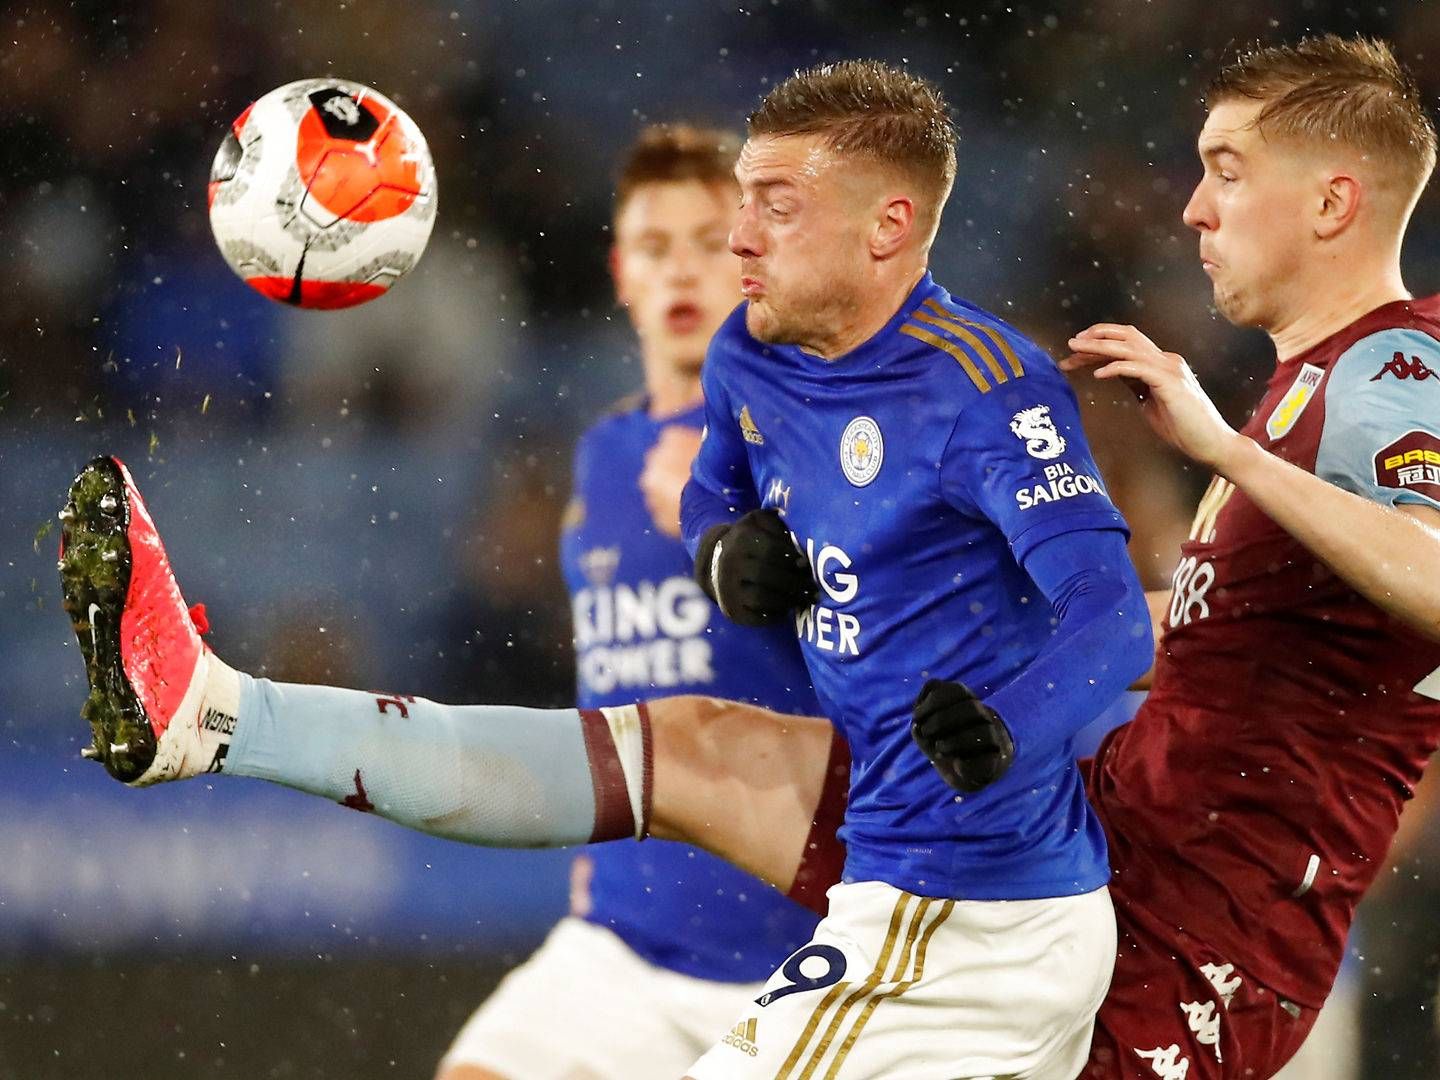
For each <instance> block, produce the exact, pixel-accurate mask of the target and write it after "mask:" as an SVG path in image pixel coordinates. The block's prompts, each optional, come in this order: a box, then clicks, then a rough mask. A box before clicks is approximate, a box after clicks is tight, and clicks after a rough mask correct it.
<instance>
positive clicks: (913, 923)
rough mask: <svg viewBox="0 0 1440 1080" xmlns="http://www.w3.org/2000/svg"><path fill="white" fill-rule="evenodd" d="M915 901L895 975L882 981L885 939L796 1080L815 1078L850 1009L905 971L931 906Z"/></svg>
mask: <svg viewBox="0 0 1440 1080" xmlns="http://www.w3.org/2000/svg"><path fill="white" fill-rule="evenodd" d="M902 899H905V900H908V899H910V896H909V894H908V893H907V894H905V895H904V896H903V897H902ZM915 899H917V900H919V902H918V903H917V904H916V905H915V911H914V912H913V914H911V916H910V924H909V926H907V927H906V929H905V944H904V946H903V947H902V948H901V950H900V954H899V957H898V959H897V962H896V967H895V973H894V974H893V975H891V976H890V977H889V979H886V977H885V970H886V968H888V967H889V966H890V963H889V961H890V957H891V955H892V954H893V952H894V945H895V941H894V939H893V938H887V939H886V942H885V951H884V952H882V953H881V954H880V959H879V960H878V961H877V962H876V964H875V970H874V971H872V972H871V973H870V977H869V978H867V979H866V980H865V981H864V982H863V983H861V984H860V985H859V986H858V987H857V988H856V989H855V990H854V991H853V992H852V993H851V994H850V996H849V997H847V998H846V999H845V1000H844V1001H843V1002H841V1004H840V1007H839V1008H838V1009H836V1010H835V1015H834V1016H833V1017H831V1018H830V1024H829V1026H828V1027H826V1029H825V1034H824V1036H823V1037H821V1039H820V1042H819V1044H818V1045H817V1046H816V1047H815V1052H814V1053H813V1054H812V1055H811V1056H810V1061H809V1063H808V1064H807V1065H806V1066H805V1071H804V1072H802V1073H801V1074H800V1076H799V1080H810V1078H811V1077H812V1076H814V1075H815V1070H816V1069H818V1068H819V1067H820V1065H821V1063H822V1062H823V1061H824V1060H825V1055H826V1053H827V1052H828V1051H829V1050H830V1044H831V1043H832V1042H834V1041H835V1036H836V1035H838V1034H839V1033H840V1028H841V1026H842V1025H843V1024H844V1023H845V1017H846V1015H847V1014H848V1013H849V1012H850V1010H851V1008H852V1007H854V1006H855V1005H858V1004H860V1003H861V1002H862V1001H864V1000H865V999H866V998H868V997H870V995H871V994H873V993H874V992H875V990H876V989H877V988H878V987H879V986H880V984H881V983H882V982H895V981H897V980H898V979H899V978H900V977H901V976H902V975H904V974H905V970H906V968H908V967H909V966H910V951H911V950H912V949H913V948H914V946H915V935H916V934H918V933H919V932H920V924H921V922H923V921H924V919H925V912H926V911H928V910H929V909H930V905H931V904H933V903H934V902H935V901H933V900H930V899H920V898H919V897H916V898H915ZM832 1075H833V1071H832Z"/></svg>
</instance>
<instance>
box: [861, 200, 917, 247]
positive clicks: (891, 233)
mask: <svg viewBox="0 0 1440 1080" xmlns="http://www.w3.org/2000/svg"><path fill="white" fill-rule="evenodd" d="M914 231H915V200H914V199H912V198H910V196H908V195H894V196H891V197H890V198H887V199H886V200H885V202H884V203H883V204H882V205H881V207H880V213H879V215H878V216H877V217H876V219H875V227H874V230H873V232H872V233H871V235H870V254H871V255H873V256H874V257H875V258H877V259H888V258H890V257H891V256H892V255H894V254H896V253H897V252H898V251H900V249H901V248H903V247H904V246H905V242H906V241H907V240H908V239H909V238H910V235H911V234H912V233H913V232H914Z"/></svg>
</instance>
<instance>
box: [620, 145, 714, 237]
mask: <svg viewBox="0 0 1440 1080" xmlns="http://www.w3.org/2000/svg"><path fill="white" fill-rule="evenodd" d="M739 153H740V140H739V139H738V138H736V137H735V136H734V135H732V134H731V133H730V132H728V131H721V130H720V129H718V128H707V127H699V126H696V125H694V124H651V125H649V126H648V127H646V128H644V129H643V130H642V131H641V132H640V134H639V135H638V136H637V137H636V139H635V141H634V142H633V143H631V145H630V149H629V151H628V152H627V153H626V155H625V158H624V160H623V161H622V162H621V164H620V171H619V174H618V175H617V176H616V178H615V216H616V217H617V218H618V217H619V216H620V212H621V211H622V210H624V209H625V204H626V203H627V202H628V201H629V199H630V196H632V195H633V194H635V189H636V188H639V187H642V186H643V185H645V184H672V183H682V182H684V181H686V180H699V181H700V182H701V183H705V184H726V185H733V184H734V183H735V159H736V158H737V157H738V156H739Z"/></svg>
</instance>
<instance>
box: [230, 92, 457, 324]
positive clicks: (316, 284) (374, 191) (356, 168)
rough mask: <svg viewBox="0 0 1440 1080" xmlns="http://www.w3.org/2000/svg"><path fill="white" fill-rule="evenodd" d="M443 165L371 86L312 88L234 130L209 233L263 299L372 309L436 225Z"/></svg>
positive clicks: (286, 96)
mask: <svg viewBox="0 0 1440 1080" xmlns="http://www.w3.org/2000/svg"><path fill="white" fill-rule="evenodd" d="M435 202H436V193H435V166H434V163H433V162H432V161H431V160H430V149H429V147H427V146H426V145H425V137H424V136H423V135H421V134H420V129H419V128H418V127H417V126H416V125H415V121H413V120H411V119H410V117H408V116H406V115H405V113H404V112H402V111H401V110H400V108H399V107H398V106H396V105H395V103H394V102H393V101H390V100H389V99H388V98H386V97H384V96H382V95H381V94H377V93H376V92H375V91H374V90H371V89H370V88H369V87H366V86H361V85H360V84H358V83H353V82H346V81H345V80H343V79H303V80H301V81H300V82H292V83H288V84H286V85H285V86H282V87H280V88H279V89H277V90H272V91H270V93H268V94H266V95H265V96H264V97H262V98H260V99H259V100H258V101H256V102H254V103H253V104H252V105H251V106H250V107H249V108H248V109H246V110H245V111H244V112H243V113H241V114H240V116H239V118H238V119H237V120H236V121H235V122H234V123H233V124H231V125H230V130H229V131H228V132H226V134H225V140H224V141H223V142H222V143H221V144H220V152H219V153H217V154H216V155H215V163H214V165H213V166H211V169H210V193H209V204H210V228H211V229H212V230H213V231H214V233H215V242H216V243H217V244H218V245H219V246H220V253H221V254H222V255H224V256H225V261H226V262H227V263H229V264H230V268H231V269H232V270H234V271H235V273H237V274H239V275H240V277H241V278H243V279H244V280H245V282H246V283H247V284H248V285H250V286H251V287H252V288H254V289H255V290H256V291H257V292H259V293H261V294H263V295H264V296H268V297H269V298H270V299H272V300H279V301H282V302H283V303H287V304H293V305H295V306H297V307H304V308H343V307H350V306H352V305H354V304H362V303H364V302H365V301H366V300H373V299H374V298H375V297H377V296H379V295H380V294H381V293H384V292H385V291H386V290H388V289H389V288H390V286H391V285H393V284H395V282H397V281H399V280H400V278H402V277H403V276H404V275H405V274H406V273H408V272H409V271H410V269H411V268H413V267H414V265H415V263H416V262H418V261H419V259H420V253H421V252H423V251H424V250H425V243H426V241H427V240H429V238H430V230H431V228H432V227H434V225H435Z"/></svg>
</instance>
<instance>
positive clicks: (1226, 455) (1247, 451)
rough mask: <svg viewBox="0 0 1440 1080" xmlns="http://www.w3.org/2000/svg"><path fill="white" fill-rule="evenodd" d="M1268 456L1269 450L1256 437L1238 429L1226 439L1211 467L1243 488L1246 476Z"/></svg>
mask: <svg viewBox="0 0 1440 1080" xmlns="http://www.w3.org/2000/svg"><path fill="white" fill-rule="evenodd" d="M1268 456H1269V454H1268V452H1267V451H1265V450H1262V449H1261V448H1260V445H1259V444H1258V443H1257V442H1255V440H1254V439H1252V438H1250V437H1249V436H1248V435H1242V434H1240V432H1238V431H1237V432H1234V433H1233V434H1232V435H1231V437H1230V438H1229V439H1227V440H1226V443H1225V446H1224V449H1223V450H1222V451H1221V453H1220V454H1219V455H1217V456H1216V458H1215V460H1214V461H1213V462H1211V464H1210V467H1211V469H1212V470H1213V471H1214V472H1215V473H1216V474H1217V475H1219V476H1223V477H1224V478H1225V479H1226V480H1229V481H1230V482H1231V483H1232V484H1234V485H1235V486H1236V487H1240V488H1243V487H1244V486H1245V478H1246V477H1247V476H1248V475H1249V474H1250V473H1252V472H1253V471H1254V469H1255V467H1256V466H1257V465H1258V464H1260V463H1261V462H1263V460H1264V458H1265V457H1268Z"/></svg>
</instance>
